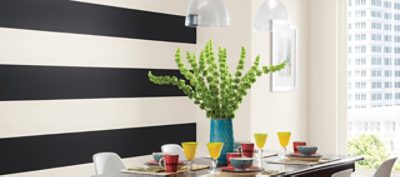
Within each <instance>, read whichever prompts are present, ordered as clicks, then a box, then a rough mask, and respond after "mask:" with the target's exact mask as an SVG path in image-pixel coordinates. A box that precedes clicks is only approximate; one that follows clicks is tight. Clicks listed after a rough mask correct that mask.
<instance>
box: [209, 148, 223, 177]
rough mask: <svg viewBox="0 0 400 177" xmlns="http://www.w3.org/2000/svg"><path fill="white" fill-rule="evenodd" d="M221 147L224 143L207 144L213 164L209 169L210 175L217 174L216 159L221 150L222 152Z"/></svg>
mask: <svg viewBox="0 0 400 177" xmlns="http://www.w3.org/2000/svg"><path fill="white" fill-rule="evenodd" d="M223 146H224V143H222V142H210V143H208V144H207V148H208V152H209V153H210V157H211V159H212V162H213V163H212V169H211V173H212V174H216V173H217V163H218V158H219V156H220V155H221V150H222V147H223Z"/></svg>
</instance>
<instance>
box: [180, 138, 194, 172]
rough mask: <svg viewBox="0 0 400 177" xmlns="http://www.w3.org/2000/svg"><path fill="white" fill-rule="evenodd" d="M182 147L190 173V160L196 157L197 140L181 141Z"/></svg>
mask: <svg viewBox="0 0 400 177" xmlns="http://www.w3.org/2000/svg"><path fill="white" fill-rule="evenodd" d="M182 147H183V152H184V153H185V156H186V159H187V160H188V171H189V175H190V174H191V173H192V162H193V160H194V158H195V157H196V150H197V142H183V143H182Z"/></svg>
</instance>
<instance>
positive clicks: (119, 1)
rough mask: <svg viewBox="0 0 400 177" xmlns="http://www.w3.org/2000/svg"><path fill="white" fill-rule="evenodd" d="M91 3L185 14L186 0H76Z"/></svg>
mask: <svg viewBox="0 0 400 177" xmlns="http://www.w3.org/2000/svg"><path fill="white" fill-rule="evenodd" d="M76 1H79V2H87V3H93V4H101V5H107V6H114V7H121V8H129V9H138V10H145V11H152V12H158V13H167V14H174V15H185V14H186V8H187V5H188V3H189V1H188V0H76Z"/></svg>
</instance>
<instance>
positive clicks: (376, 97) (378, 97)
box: [371, 93, 382, 101]
mask: <svg viewBox="0 0 400 177" xmlns="http://www.w3.org/2000/svg"><path fill="white" fill-rule="evenodd" d="M371 100H373V101H379V100H382V95H381V94H380V93H373V94H372V95H371Z"/></svg>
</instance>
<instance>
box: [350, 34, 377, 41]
mask: <svg viewBox="0 0 400 177" xmlns="http://www.w3.org/2000/svg"><path fill="white" fill-rule="evenodd" d="M356 40H357V35H356ZM364 40H365V39H364ZM371 40H373V41H381V40H382V35H380V34H371Z"/></svg>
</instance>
